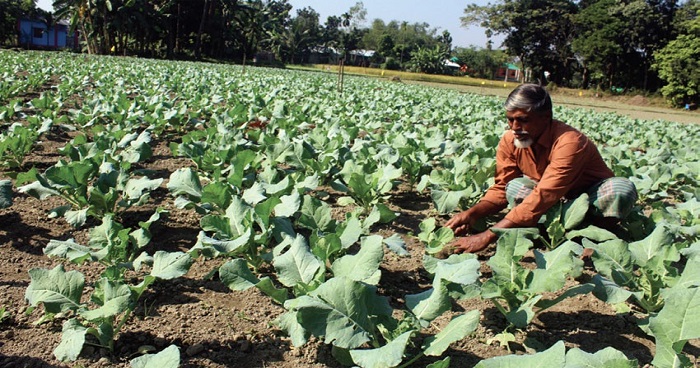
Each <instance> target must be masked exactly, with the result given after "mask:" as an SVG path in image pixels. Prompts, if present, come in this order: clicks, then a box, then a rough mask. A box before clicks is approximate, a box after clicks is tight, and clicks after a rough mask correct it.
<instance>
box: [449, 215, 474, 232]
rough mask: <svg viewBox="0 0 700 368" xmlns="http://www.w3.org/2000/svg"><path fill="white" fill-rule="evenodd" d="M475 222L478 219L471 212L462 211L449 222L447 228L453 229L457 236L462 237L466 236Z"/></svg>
mask: <svg viewBox="0 0 700 368" xmlns="http://www.w3.org/2000/svg"><path fill="white" fill-rule="evenodd" d="M475 221H476V218H474V217H473V216H472V215H471V214H470V212H469V211H462V212H460V213H458V214H456V215H455V216H454V217H452V218H451V219H450V220H449V221H447V222H446V223H445V227H448V228H450V229H452V231H453V232H454V233H455V235H457V236H460V235H464V234H466V233H467V232H468V231H469V229H470V228H471V227H472V226H473V225H474V222H475Z"/></svg>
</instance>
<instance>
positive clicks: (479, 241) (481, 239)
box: [448, 230, 497, 253]
mask: <svg viewBox="0 0 700 368" xmlns="http://www.w3.org/2000/svg"><path fill="white" fill-rule="evenodd" d="M496 238H497V236H496V234H494V233H493V232H491V231H490V230H486V231H484V232H483V233H479V234H476V235H472V236H467V237H463V238H459V239H457V240H455V241H453V242H452V243H450V244H449V245H448V247H453V248H454V253H476V252H478V251H480V250H484V249H486V247H488V245H489V244H491V243H493V242H494V241H495V240H496Z"/></svg>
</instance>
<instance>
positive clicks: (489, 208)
mask: <svg viewBox="0 0 700 368" xmlns="http://www.w3.org/2000/svg"><path fill="white" fill-rule="evenodd" d="M505 109H506V118H507V120H508V126H509V127H510V130H508V131H506V133H505V134H504V135H503V137H501V140H500V142H499V144H498V150H497V152H496V177H495V179H496V181H495V183H494V185H493V186H492V187H491V188H489V190H488V191H487V192H486V194H485V195H484V197H483V198H481V200H480V201H479V202H478V203H477V204H476V205H474V206H473V207H471V208H469V209H468V210H466V211H463V212H461V213H459V214H457V215H455V216H454V217H453V218H451V219H450V220H449V221H448V222H447V223H446V224H445V226H446V227H449V228H451V229H452V230H453V231H454V232H455V235H458V236H460V235H465V234H466V233H467V232H468V231H469V230H470V228H471V227H472V226H473V225H474V223H475V221H477V220H478V219H480V218H483V217H485V216H490V215H493V214H496V213H498V212H500V211H501V210H503V209H504V208H506V206H508V205H509V204H510V207H511V209H510V211H509V212H508V214H507V215H506V216H505V218H503V219H502V220H501V221H499V222H498V223H496V224H495V225H494V226H493V227H494V228H513V227H531V226H535V225H536V224H537V222H538V220H539V218H540V217H541V216H542V215H543V214H545V213H546V212H547V210H549V209H550V208H551V207H552V206H553V205H554V204H556V203H557V202H559V201H560V200H561V199H562V198H567V199H571V198H575V197H577V196H579V195H580V194H582V193H588V194H589V199H590V202H591V205H592V209H593V210H592V216H594V223H595V224H598V225H599V226H600V225H604V224H610V223H613V224H614V223H616V222H617V221H619V219H622V218H624V217H625V216H627V215H628V214H629V212H630V211H631V210H632V207H633V206H634V203H635V202H636V200H637V191H636V188H635V187H634V184H632V182H631V181H630V180H628V179H625V178H617V177H614V176H613V172H612V170H610V169H609V168H608V167H607V165H606V164H605V162H604V161H603V159H602V157H601V156H600V153H599V152H598V149H597V148H596V146H595V144H593V142H592V141H591V140H590V139H588V137H586V136H585V135H583V134H582V133H581V132H579V131H578V130H576V129H574V128H572V127H570V126H569V125H566V124H565V123H563V122H561V121H558V120H554V119H552V100H551V98H550V97H549V93H547V91H546V90H545V89H544V88H543V87H541V86H538V85H533V84H523V85H520V86H518V87H517V88H515V90H513V91H512V92H511V93H510V95H509V96H508V98H507V99H506V102H505ZM495 240H496V234H495V233H493V232H492V231H491V230H490V229H488V230H486V231H484V232H482V233H478V234H475V235H471V236H467V237H462V238H458V239H457V240H455V241H454V242H453V243H452V244H451V246H452V247H454V251H455V252H457V253H461V252H477V251H480V250H482V249H484V248H486V247H487V246H488V245H489V244H490V243H493V242H494V241H495Z"/></svg>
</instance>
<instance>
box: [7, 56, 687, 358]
mask: <svg viewBox="0 0 700 368" xmlns="http://www.w3.org/2000/svg"><path fill="white" fill-rule="evenodd" d="M47 55H50V56H47ZM0 61H1V62H2V63H1V65H4V66H5V67H4V69H3V70H2V71H0V72H2V75H3V79H2V80H3V81H2V86H1V87H2V88H1V89H2V91H3V94H2V95H0V102H2V105H0V120H1V121H2V123H3V126H4V128H3V131H2V136H1V137H0V138H1V139H2V140H1V143H0V144H1V145H2V146H1V147H0V148H2V151H0V165H2V166H3V168H4V169H5V170H6V171H5V172H6V174H7V175H8V176H11V177H12V178H13V179H14V183H15V185H16V187H17V191H18V192H21V193H25V194H27V195H31V196H33V197H36V198H39V199H44V198H47V197H50V196H58V197H60V198H61V199H62V200H63V202H64V204H63V205H61V206H59V207H57V208H55V209H53V210H52V211H51V213H50V215H51V216H55V217H62V218H65V220H66V221H68V222H69V223H70V224H71V225H73V226H75V227H76V228H81V227H85V226H92V227H91V228H90V229H89V235H90V236H89V240H88V242H87V244H78V243H76V242H75V241H74V240H72V239H69V240H52V241H51V242H49V243H48V244H47V245H46V248H45V249H44V252H45V253H46V254H47V255H48V256H53V257H61V258H65V259H66V260H68V261H70V262H73V263H77V264H83V263H85V262H99V263H101V264H103V265H104V267H105V271H104V273H103V274H102V275H101V277H100V279H99V280H97V281H94V282H93V283H92V286H93V287H92V288H89V289H86V288H85V284H86V280H85V277H84V276H83V275H82V274H81V273H80V272H79V271H75V270H74V271H65V269H64V268H63V266H58V267H56V268H54V269H52V270H46V269H34V270H31V271H29V274H30V277H31V284H30V286H29V288H28V289H27V293H26V296H27V299H28V301H29V302H30V303H31V304H32V306H35V307H36V306H39V305H43V309H44V312H45V318H53V317H55V316H56V315H57V314H59V313H60V314H61V315H68V316H70V318H67V319H66V320H65V322H64V327H63V338H62V342H61V344H60V345H59V346H58V347H57V348H56V350H55V351H54V353H55V355H56V357H57V358H59V359H60V360H74V359H76V358H77V357H78V355H79V354H80V351H81V349H82V346H83V345H84V344H85V343H87V342H89V341H90V339H92V338H95V339H97V341H98V344H99V345H100V346H103V347H106V348H109V349H113V342H114V339H115V336H116V335H117V334H118V333H119V331H120V329H121V328H122V327H123V325H124V324H125V323H127V322H129V321H130V318H129V317H130V314H131V313H132V311H133V310H134V308H135V307H136V305H137V304H138V301H139V298H140V297H141V295H142V294H143V292H144V291H145V290H147V289H148V287H149V286H150V285H152V284H153V283H154V282H159V280H170V279H173V278H177V277H181V276H183V275H185V274H186V273H187V271H188V269H189V267H190V265H191V264H192V262H193V260H194V259H196V258H199V257H205V258H224V259H226V262H225V263H224V264H223V265H222V266H221V267H220V268H218V269H216V270H212V272H213V273H216V274H217V275H218V277H219V279H220V280H221V281H222V282H223V283H225V284H226V285H227V286H228V287H229V288H230V289H232V290H245V289H248V288H252V287H255V288H258V289H259V290H260V291H261V292H263V293H265V294H266V295H269V296H270V298H271V300H272V301H273V302H275V303H279V304H281V305H283V306H284V308H285V309H286V310H287V312H286V313H285V314H283V315H282V316H281V317H280V318H279V319H278V320H277V321H276V323H277V324H278V326H279V327H280V328H281V329H282V330H284V331H285V332H286V333H287V334H288V335H289V336H290V338H291V339H292V342H293V343H294V344H295V345H302V344H305V343H306V341H307V340H308V339H309V337H310V336H312V335H314V336H318V337H322V338H323V339H324V341H325V343H327V344H330V345H332V347H333V352H334V356H335V357H336V358H337V359H338V360H340V361H341V362H344V363H348V364H356V365H359V366H362V367H394V366H402V365H403V366H407V365H410V364H411V363H412V362H414V361H415V360H417V359H419V358H421V357H422V356H442V355H443V354H444V352H445V351H446V349H447V348H448V346H449V345H450V344H451V343H452V342H455V341H457V340H459V339H462V338H463V337H464V336H466V335H467V334H469V333H471V332H472V331H473V330H474V329H475V328H476V327H477V325H478V321H479V313H478V311H470V312H466V313H463V314H460V315H458V316H457V317H455V318H453V319H452V321H451V322H450V323H449V324H448V325H447V326H445V327H444V328H443V329H442V331H441V332H440V333H438V334H436V335H432V336H429V337H427V338H424V337H423V336H422V334H425V329H426V328H427V327H428V326H430V324H431V322H432V321H434V320H435V319H436V318H438V317H440V316H442V315H443V314H444V313H446V312H448V311H449V310H450V308H451V301H452V300H455V299H463V298H477V297H480V298H483V299H487V300H491V301H492V302H493V303H494V305H495V306H496V308H497V309H498V310H499V311H501V312H502V313H503V315H504V316H505V318H506V320H507V321H508V325H507V326H503V333H502V334H501V335H500V337H501V338H506V336H507V334H508V333H509V331H511V330H512V329H514V328H522V327H525V326H527V325H528V324H529V323H530V322H531V321H532V320H533V318H534V317H535V316H536V315H537V313H540V312H541V311H543V310H545V309H547V308H549V307H551V306H553V305H554V304H556V303H558V302H560V301H561V300H563V299H565V298H567V297H571V296H574V295H578V294H583V293H589V292H592V293H593V294H594V295H595V296H596V297H598V298H600V299H602V300H604V301H607V302H609V303H612V304H616V305H618V307H619V308H622V309H624V308H625V306H627V307H626V308H630V307H634V308H639V309H640V310H642V312H643V313H644V314H645V315H646V316H647V317H648V319H646V320H645V321H646V322H645V323H644V324H643V325H642V326H641V327H642V328H643V329H644V330H645V331H646V332H647V333H649V334H650V335H651V336H653V337H654V339H655V341H656V346H657V352H656V355H655V358H654V362H653V364H655V365H657V366H659V367H666V366H668V367H671V366H681V365H687V364H689V360H688V358H687V357H686V356H685V355H684V354H683V353H682V348H683V345H684V343H685V341H687V340H688V339H693V338H698V337H700V326H699V325H698V324H697V322H696V321H693V320H692V317H691V316H692V315H693V314H694V312H697V310H698V309H700V295H698V293H697V290H698V284H700V281H698V280H700V278H698V277H697V276H698V272H700V264H699V262H700V258H698V256H697V254H698V251H699V250H700V242H699V241H698V230H700V204H698V201H697V198H698V197H699V194H700V185H699V183H700V176H699V175H700V174H698V173H700V134H699V133H700V128H699V127H698V126H697V125H680V124H675V123H671V122H666V121H640V120H631V119H629V118H625V117H621V116H619V115H615V114H602V113H597V114H596V113H591V112H590V111H584V110H571V109H566V108H562V107H557V108H555V115H556V116H557V118H558V119H561V120H563V121H566V122H568V123H570V124H571V125H573V126H575V127H578V128H581V129H582V130H584V131H585V132H586V133H587V135H589V137H591V138H592V139H593V140H594V141H596V142H597V143H598V144H599V147H600V149H601V153H602V154H603V156H604V158H605V159H606V161H607V162H608V164H609V165H610V167H611V168H613V170H614V172H615V174H616V175H618V176H624V177H629V178H630V179H631V180H632V181H633V182H634V183H635V185H636V186H637V189H638V191H639V193H640V203H639V207H638V209H637V211H636V213H635V214H634V216H632V217H631V218H630V220H629V221H628V222H627V223H625V236H624V237H623V238H620V237H618V236H617V235H615V234H612V233H610V232H607V231H605V230H602V229H598V228H595V227H593V226H589V225H588V224H587V223H585V221H584V220H583V214H585V213H586V211H587V207H586V203H587V201H585V200H577V201H572V202H571V203H569V204H567V205H566V206H561V207H556V208H555V209H553V210H552V211H550V213H548V214H547V215H546V217H545V219H544V226H545V228H546V229H547V231H546V234H540V233H539V231H537V229H518V230H511V231H504V233H503V234H501V235H500V236H499V240H498V247H497V251H496V254H495V255H494V256H493V257H491V259H490V260H489V261H488V262H487V264H488V266H489V267H490V268H491V270H492V273H493V275H492V276H491V277H490V278H489V279H487V280H481V279H480V276H481V275H480V273H479V269H480V264H479V261H478V260H477V258H476V257H475V256H473V255H459V256H458V255H453V256H451V257H449V258H448V259H445V260H439V259H437V258H434V257H433V256H432V255H434V254H435V253H437V252H439V250H440V249H441V248H442V247H443V246H444V245H445V244H447V243H448V242H449V241H450V240H451V239H452V233H451V231H449V230H447V229H444V228H439V227H437V226H436V221H435V218H431V219H428V220H425V221H424V222H423V223H421V228H420V233H419V234H418V238H419V239H420V240H421V241H422V242H423V244H424V245H425V249H426V252H425V253H426V255H425V258H424V267H425V269H426V271H428V273H429V274H430V275H431V276H432V277H433V284H432V287H431V288H429V289H428V290H427V291H425V292H422V293H419V294H414V295H406V296H405V300H406V303H405V306H404V308H403V310H402V311H401V312H402V313H401V314H402V316H401V317H400V318H397V317H396V313H394V312H395V311H394V310H393V308H392V306H390V305H389V304H388V301H387V300H386V298H385V297H383V296H381V295H379V294H378V292H377V284H378V283H379V281H380V277H381V269H380V265H381V263H382V260H383V257H384V254H385V249H388V250H389V251H393V252H396V253H398V254H399V255H403V254H405V253H406V249H405V243H404V240H403V238H402V237H401V236H398V235H395V236H392V237H389V238H383V237H382V236H379V235H377V234H375V233H373V229H374V228H375V226H376V225H377V224H381V223H387V222H391V221H394V220H395V219H396V216H397V214H396V213H394V212H393V211H392V210H391V209H390V207H389V206H387V201H388V199H389V198H390V196H391V195H392V193H395V189H396V188H397V187H398V186H399V185H403V186H404V187H407V188H409V189H408V190H410V191H415V192H416V193H429V195H430V197H431V198H432V201H433V204H434V208H435V216H436V217H437V216H440V215H449V214H450V213H452V212H453V211H455V210H458V209H463V208H466V207H468V206H469V205H471V204H473V203H474V202H475V201H476V200H478V198H479V197H480V195H481V194H482V193H483V191H484V190H485V189H486V188H488V187H489V186H490V185H491V184H492V183H493V179H492V176H493V170H494V166H495V160H494V156H495V148H496V145H497V143H498V140H499V138H500V135H501V134H502V132H503V131H504V130H505V128H506V126H505V124H504V119H503V111H502V102H501V101H500V100H499V99H497V98H493V97H483V96H477V95H471V94H460V93H457V92H452V91H447V90H437V89H428V88H422V87H417V86H410V85H405V84H401V83H391V82H386V81H381V80H374V79H365V78H347V79H346V80H345V87H344V90H343V93H342V94H341V93H339V92H338V91H337V90H336V89H335V80H334V79H333V78H332V77H331V76H329V75H327V74H323V73H306V72H294V71H287V70H277V69H264V68H247V69H245V70H244V69H242V68H239V67H236V66H227V65H208V64H198V63H187V62H161V61H153V60H138V59H127V58H99V57H90V56H84V55H71V54H45V53H7V52H0ZM76 130H77V131H80V132H81V133H79V134H77V135H76V136H75V138H73V139H72V140H71V141H70V142H68V143H67V144H66V145H65V147H63V148H62V149H61V150H60V152H59V153H60V154H61V159H60V160H59V161H58V163H56V164H55V165H52V166H51V167H49V168H47V169H46V170H38V169H36V168H26V167H24V166H23V160H22V158H23V156H24V155H26V154H27V152H29V151H30V150H31V149H32V148H33V147H34V146H35V145H36V144H37V142H39V141H40V140H41V139H42V136H43V135H44V134H48V133H51V132H55V131H76ZM153 139H158V140H165V141H168V142H170V150H171V153H172V155H173V156H174V157H181V158H186V159H188V160H189V161H190V163H191V164H190V165H189V166H188V167H183V168H181V169H179V170H176V171H174V172H172V173H171V174H170V175H169V177H167V179H166V178H159V177H157V175H156V173H153V172H149V171H148V170H143V169H142V164H143V163H144V162H147V161H148V160H150V159H152V151H151V145H150V144H151V142H152V140H153ZM158 188H167V190H168V193H169V194H170V196H171V197H172V200H173V203H174V205H175V206H177V207H178V208H182V209H187V210H191V211H194V212H196V213H197V214H198V215H199V216H200V226H201V232H200V234H199V236H198V239H197V242H196V243H195V244H193V246H192V247H191V249H190V250H189V251H188V252H172V253H167V252H163V251H156V252H155V253H154V254H148V253H147V252H145V251H144V249H145V248H146V246H147V245H148V244H151V242H152V241H153V239H152V236H151V234H150V232H149V228H150V226H151V225H152V224H153V223H155V222H157V221H159V220H160V217H161V216H163V215H164V214H165V212H167V211H165V210H163V209H157V210H156V211H155V212H154V213H153V214H152V216H151V217H150V218H149V219H148V220H147V221H142V222H139V223H138V225H136V226H125V225H124V224H122V223H121V217H122V215H123V214H124V213H125V212H126V211H128V210H129V209H132V208H136V207H139V206H143V205H144V204H146V203H148V202H149V199H150V196H151V193H152V192H153V191H155V190H157V189H158ZM330 192H332V193H331V194H329V193H330ZM3 193H6V191H3ZM5 197H7V195H6V196H5ZM331 197H332V201H331V200H330V198H331ZM5 202H6V203H9V202H10V200H9V199H7V200H6V201H5ZM334 206H343V207H345V208H346V210H345V211H344V213H345V214H344V218H341V219H338V218H337V217H333V216H332V215H331V212H332V209H333V207H334ZM95 223H97V224H98V225H94V226H93V225H91V224H95ZM403 235H404V236H409V235H408V234H403ZM540 240H542V241H543V242H544V243H545V244H546V245H547V246H546V249H545V250H543V251H542V250H537V249H536V250H535V251H534V252H535V258H536V264H535V265H534V269H533V267H529V266H525V265H523V263H522V262H521V261H522V258H523V256H524V255H525V253H526V252H527V251H528V250H529V249H531V248H533V247H534V242H536V241H540ZM156 241H157V240H156ZM583 246H585V247H588V248H593V249H594V250H595V253H594V255H593V257H592V259H593V262H594V265H595V268H596V271H597V272H598V274H597V275H596V277H594V278H593V281H592V282H591V283H589V284H578V285H575V286H573V287H568V288H565V282H566V280H567V279H570V278H576V277H577V276H579V275H580V274H581V272H582V268H583V262H582V261H581V260H580V259H579V256H580V254H581V251H582V248H583ZM269 269H273V270H274V272H267V270H269ZM133 275H138V277H136V279H137V280H138V282H137V283H134V282H133V280H134V279H135V278H134V277H133ZM87 290H91V291H90V292H91V295H90V298H88V300H89V301H88V302H85V301H84V300H85V298H84V296H83V293H87V292H88V291H87ZM549 292H554V293H556V294H557V295H558V296H557V297H555V298H552V299H546V298H545V297H544V295H545V293H549ZM414 345H415V346H418V347H419V349H415V348H414V349H410V351H409V349H408V347H410V346H414ZM161 354H164V355H159V354H157V355H154V356H146V357H145V359H164V360H167V359H168V358H172V357H173V356H175V355H177V350H176V349H166V350H165V351H164V352H163V353H161ZM538 354H542V356H547V357H549V358H548V359H551V360H552V361H561V362H563V363H562V365H561V366H564V365H563V364H567V366H573V365H575V364H576V362H579V361H581V360H586V359H593V358H591V357H592V356H594V355H592V354H588V353H584V352H582V351H579V350H577V349H573V350H570V351H569V352H566V353H565V351H564V349H563V346H560V345H555V346H554V347H552V348H551V349H550V350H547V351H545V352H541V353H538ZM595 357H596V358H595V359H601V360H602V361H608V360H619V359H623V358H624V355H622V357H621V355H620V353H619V352H610V351H608V350H605V351H601V352H599V353H596V354H595ZM529 358H530V357H514V356H513V357H505V358H495V359H494V360H485V361H483V362H482V363H480V366H483V367H490V366H496V365H497V364H500V363H501V362H502V361H503V359H505V360H508V359H529ZM625 359H626V358H625ZM175 360H176V359H173V361H175ZM177 360H179V359H177ZM623 360H624V359H623ZM144 362H145V360H144V359H139V360H137V361H135V362H134V363H133V364H134V365H138V364H146V363H144ZM630 362H631V361H630ZM630 364H633V363H630ZM447 365H449V357H446V358H445V359H443V360H440V361H438V362H436V363H434V364H433V366H435V367H438V366H440V367H442V366H447Z"/></svg>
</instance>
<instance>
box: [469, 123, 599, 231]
mask: <svg viewBox="0 0 700 368" xmlns="http://www.w3.org/2000/svg"><path fill="white" fill-rule="evenodd" d="M513 140H514V136H513V132H512V131H510V130H509V131H507V132H506V133H505V134H504V135H503V137H501V141H500V142H499V143H498V150H497V152H496V182H495V184H494V185H493V186H492V187H491V188H489V190H488V191H486V194H485V195H484V197H483V198H482V200H483V201H489V202H492V203H494V204H496V205H497V206H500V207H502V208H505V207H506V206H507V205H508V201H507V200H506V183H508V182H509V181H511V180H513V179H515V178H519V177H522V176H527V177H529V178H530V179H532V180H535V181H537V182H538V183H537V186H535V189H534V190H533V191H532V193H531V194H530V195H528V196H527V197H526V198H525V199H524V200H523V202H522V203H520V204H519V205H517V206H515V207H514V208H513V209H511V210H510V212H509V213H508V214H507V215H506V217H505V218H506V219H508V220H510V221H513V222H514V223H516V224H518V225H523V226H532V225H535V224H536V223H537V221H538V220H539V218H540V216H542V215H543V214H544V213H545V212H547V210H549V208H550V207H552V206H553V205H554V204H556V203H557V202H558V201H559V200H560V199H561V198H563V197H565V196H566V197H569V198H573V197H576V196H578V195H579V194H581V193H583V192H585V191H586V190H587V189H589V188H590V187H591V186H593V185H594V184H596V183H598V182H599V181H601V180H603V179H607V178H610V177H612V176H613V172H612V170H610V169H609V168H608V166H607V165H606V164H605V162H604V161H603V158H602V157H601V156H600V152H598V148H597V147H596V146H595V144H594V143H593V142H592V141H591V140H590V139H588V137H586V136H585V135H583V133H581V132H579V131H578V130H576V129H574V128H573V127H571V126H569V125H566V124H564V123H562V122H561V121H557V120H553V121H552V124H551V125H550V126H549V127H548V128H547V129H545V131H544V132H543V133H542V135H541V136H540V137H539V139H538V140H537V142H535V143H533V144H532V145H531V146H530V147H528V148H524V149H521V148H515V145H514V143H513Z"/></svg>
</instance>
